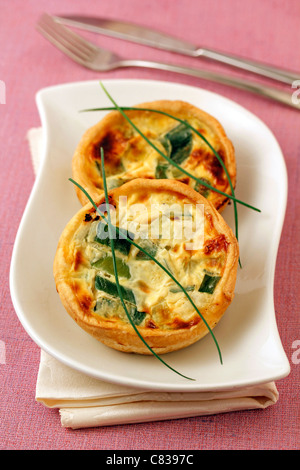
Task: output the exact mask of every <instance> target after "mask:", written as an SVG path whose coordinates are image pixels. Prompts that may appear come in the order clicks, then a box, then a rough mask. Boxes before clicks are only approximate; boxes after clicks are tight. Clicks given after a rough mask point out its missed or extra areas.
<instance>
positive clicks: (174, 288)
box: [170, 286, 195, 294]
mask: <svg viewBox="0 0 300 470" xmlns="http://www.w3.org/2000/svg"><path fill="white" fill-rule="evenodd" d="M185 290H186V291H187V292H191V291H193V290H195V286H187V287H185ZM170 292H172V293H173V294H177V292H182V289H180V287H171V288H170Z"/></svg>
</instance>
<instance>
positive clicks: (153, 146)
mask: <svg viewBox="0 0 300 470" xmlns="http://www.w3.org/2000/svg"><path fill="white" fill-rule="evenodd" d="M100 85H101V87H102V89H103V91H104V92H105V94H106V95H107V97H108V98H109V100H110V101H111V102H112V103H113V105H114V108H94V109H86V110H83V111H100V110H111V109H117V110H118V111H119V112H120V113H121V114H122V116H123V117H124V118H125V119H126V120H127V121H128V122H129V124H130V125H131V126H132V127H133V128H134V129H135V130H136V132H138V133H139V134H140V135H141V136H142V137H143V138H144V140H146V142H147V143H148V144H149V145H151V147H152V148H154V150H156V151H157V152H158V153H159V154H160V155H161V156H162V157H163V158H165V159H166V160H167V161H168V162H169V163H170V164H171V165H173V166H175V167H176V168H177V169H178V170H179V171H181V172H182V173H185V174H186V175H187V176H189V177H190V178H192V179H193V180H195V181H196V182H197V183H201V184H202V185H203V186H205V187H207V188H209V189H211V190H212V191H215V192H217V193H219V194H221V195H223V196H225V197H227V198H229V199H232V200H235V201H236V202H238V203H239V204H242V205H244V206H246V207H248V208H250V209H253V210H255V211H257V212H261V211H260V209H258V208H256V207H254V206H251V205H250V204H248V203H246V202H244V201H241V200H239V199H237V198H236V197H235V196H233V195H231V194H227V193H225V192H224V191H221V190H219V189H217V188H215V187H214V186H212V185H210V184H209V183H206V182H204V181H202V180H201V179H199V178H196V177H195V176H194V175H192V174H191V173H189V172H188V171H187V170H185V169H184V168H182V167H181V166H180V165H178V164H177V163H176V162H173V160H172V159H171V158H169V157H168V156H167V155H165V154H164V153H163V152H162V151H161V150H160V149H159V148H157V147H156V146H155V145H154V144H153V142H151V140H150V139H148V138H147V137H146V136H145V135H144V134H143V133H142V131H140V129H139V128H138V127H137V126H136V125H135V124H134V123H133V122H132V121H131V119H130V118H129V117H128V116H127V115H126V113H124V111H123V109H126V110H130V109H137V110H139V111H141V110H143V108H133V107H120V106H119V105H118V104H117V103H116V102H115V101H114V99H113V98H112V96H111V95H110V94H109V93H108V91H107V90H106V89H105V87H104V85H103V84H102V82H100ZM144 110H146V108H144ZM148 111H153V112H159V113H161V114H163V113H164V112H160V111H154V110H151V109H148ZM166 115H168V114H167V113H166ZM169 116H170V117H173V118H174V119H176V120H179V118H175V117H174V116H172V115H169ZM182 122H185V121H182ZM189 127H191V128H192V129H193V127H192V126H189ZM196 132H197V131H196ZM199 135H200V136H201V134H200V133H199ZM219 158H220V157H219ZM220 160H221V159H220ZM221 161H222V160H221ZM222 163H223V162H222Z"/></svg>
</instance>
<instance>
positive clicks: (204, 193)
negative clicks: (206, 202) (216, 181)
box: [194, 178, 211, 198]
mask: <svg viewBox="0 0 300 470" xmlns="http://www.w3.org/2000/svg"><path fill="white" fill-rule="evenodd" d="M199 180H200V181H204V183H207V184H211V183H210V182H209V181H208V180H207V179H206V178H199ZM194 190H195V191H197V192H198V193H200V194H201V195H202V196H203V197H205V198H207V197H208V196H209V193H210V189H209V188H207V187H206V186H204V185H203V184H201V183H200V182H197V183H196V184H195V186H194Z"/></svg>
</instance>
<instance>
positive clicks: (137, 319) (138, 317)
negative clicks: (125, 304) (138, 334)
mask: <svg viewBox="0 0 300 470" xmlns="http://www.w3.org/2000/svg"><path fill="white" fill-rule="evenodd" d="M130 315H131V318H132V321H133V323H134V324H135V325H140V324H141V323H142V321H143V320H144V318H145V316H146V312H139V311H138V309H135V311H134V312H130Z"/></svg>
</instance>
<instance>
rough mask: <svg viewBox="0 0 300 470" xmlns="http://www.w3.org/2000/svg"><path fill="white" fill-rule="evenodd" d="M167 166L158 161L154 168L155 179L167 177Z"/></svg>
mask: <svg viewBox="0 0 300 470" xmlns="http://www.w3.org/2000/svg"><path fill="white" fill-rule="evenodd" d="M168 168H169V165H166V164H163V163H158V164H157V167H156V169H155V178H156V179H157V180H165V179H168V176H167V171H168Z"/></svg>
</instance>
